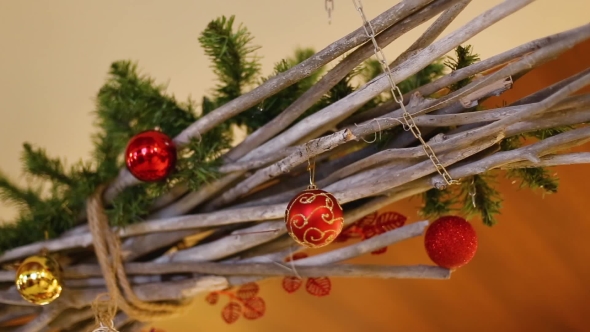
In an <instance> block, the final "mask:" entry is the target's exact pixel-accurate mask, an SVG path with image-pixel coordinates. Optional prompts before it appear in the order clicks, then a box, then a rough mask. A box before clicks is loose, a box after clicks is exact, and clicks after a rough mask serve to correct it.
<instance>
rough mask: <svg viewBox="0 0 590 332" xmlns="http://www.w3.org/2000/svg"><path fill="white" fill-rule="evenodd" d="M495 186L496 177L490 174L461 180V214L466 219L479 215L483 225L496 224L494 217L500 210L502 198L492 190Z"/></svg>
mask: <svg viewBox="0 0 590 332" xmlns="http://www.w3.org/2000/svg"><path fill="white" fill-rule="evenodd" d="M495 184H496V177H495V176H494V175H492V174H490V173H486V174H479V175H475V176H473V177H472V178H471V179H470V180H468V179H464V180H463V182H462V183H461V197H462V201H463V207H462V212H463V213H464V214H465V215H466V216H467V217H468V218H470V217H473V216H474V215H477V214H479V215H480V216H481V219H482V221H483V223H484V224H485V225H487V226H493V225H495V224H496V222H497V220H496V215H498V214H500V209H501V208H502V197H501V195H500V193H499V192H498V191H497V190H496V189H494V185H495ZM474 203H475V204H474Z"/></svg>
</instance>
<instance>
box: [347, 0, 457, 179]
mask: <svg viewBox="0 0 590 332" xmlns="http://www.w3.org/2000/svg"><path fill="white" fill-rule="evenodd" d="M352 3H353V4H354V6H355V8H356V10H357V11H358V12H359V15H360V16H361V19H362V20H363V28H364V29H365V33H366V34H367V36H368V37H369V38H371V42H373V47H374V49H375V57H376V58H377V60H378V61H379V64H380V65H381V69H382V70H383V73H384V74H385V75H386V76H387V78H388V80H389V83H390V86H391V88H390V91H391V95H392V96H393V99H394V100H395V102H396V103H398V104H399V106H400V108H401V109H402V111H403V121H404V129H405V130H406V131H411V132H412V134H413V135H414V137H415V138H416V139H418V140H419V141H420V143H421V145H422V149H424V153H425V154H426V156H428V158H429V159H430V161H432V164H433V165H434V167H435V168H436V171H437V172H438V174H440V175H441V176H442V178H443V179H444V180H445V182H446V185H455V184H459V183H460V182H459V181H458V180H455V179H453V178H452V177H451V175H450V174H449V172H448V171H447V169H446V168H445V167H444V166H443V165H442V163H441V162H440V160H439V159H438V157H437V156H436V154H435V153H434V150H432V148H431V147H430V145H428V143H426V141H425V140H424V138H422V133H421V132H420V129H419V128H418V126H416V122H414V118H413V117H412V115H411V114H410V113H409V112H408V111H407V110H406V106H405V105H404V97H403V94H402V92H401V91H400V89H399V87H398V86H397V85H396V84H395V81H394V80H393V74H392V73H391V69H390V68H389V62H388V61H387V58H386V57H385V54H384V53H383V49H382V48H381V47H380V46H379V44H377V40H376V39H375V37H376V36H375V30H374V29H373V26H372V25H371V22H369V21H368V20H367V17H366V16H365V12H364V10H363V4H362V2H361V0H352ZM444 187H445V186H437V189H443V188H444Z"/></svg>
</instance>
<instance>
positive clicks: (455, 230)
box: [424, 216, 477, 269]
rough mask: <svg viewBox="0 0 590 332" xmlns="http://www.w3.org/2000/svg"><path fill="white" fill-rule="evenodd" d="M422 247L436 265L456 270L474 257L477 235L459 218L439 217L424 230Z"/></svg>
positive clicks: (468, 224) (467, 223) (471, 227)
mask: <svg viewBox="0 0 590 332" xmlns="http://www.w3.org/2000/svg"><path fill="white" fill-rule="evenodd" d="M424 245H425V247H426V252H427V253H428V256H429V257H430V259H431V260H432V261H433V262H434V263H435V264H436V265H438V266H440V267H444V268H447V269H456V268H459V267H461V266H463V265H465V264H467V263H469V261H471V259H472V258H473V256H475V252H476V251H477V234H476V233H475V229H473V226H471V224H470V223H469V222H467V221H466V220H465V219H463V218H461V217H455V216H445V217H440V218H439V219H437V220H435V221H434V222H433V223H432V224H431V225H430V227H428V229H427V230H426V234H425V235H424Z"/></svg>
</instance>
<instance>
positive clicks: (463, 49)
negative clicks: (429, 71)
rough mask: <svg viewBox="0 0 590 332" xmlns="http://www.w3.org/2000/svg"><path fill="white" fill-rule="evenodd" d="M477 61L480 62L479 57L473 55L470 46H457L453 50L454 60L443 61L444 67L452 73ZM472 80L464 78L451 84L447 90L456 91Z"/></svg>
mask: <svg viewBox="0 0 590 332" xmlns="http://www.w3.org/2000/svg"><path fill="white" fill-rule="evenodd" d="M478 61H480V58H479V55H478V54H475V53H473V47H472V46H471V45H467V46H461V45H459V46H457V48H456V49H455V58H452V57H447V61H445V63H444V65H445V66H447V67H448V68H450V69H451V70H452V71H456V70H459V69H461V68H465V67H469V66H470V65H472V64H474V63H476V62H478ZM472 79H473V76H470V77H466V78H464V79H462V80H460V81H459V82H457V83H454V84H452V85H451V86H450V87H449V89H450V90H451V91H457V90H459V89H461V88H462V87H464V86H466V85H468V84H469V83H471V80H472Z"/></svg>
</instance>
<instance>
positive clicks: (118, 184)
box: [104, 0, 432, 202]
mask: <svg viewBox="0 0 590 332" xmlns="http://www.w3.org/2000/svg"><path fill="white" fill-rule="evenodd" d="M430 2H432V0H403V1H402V2H400V3H399V4H397V5H395V6H393V7H392V8H390V9H389V10H387V11H385V12H383V13H382V14H381V15H379V16H378V17H376V18H375V19H373V20H372V21H371V24H373V27H374V29H375V30H376V32H377V33H378V32H381V31H383V30H384V29H386V28H387V27H389V26H391V25H392V24H394V23H395V22H397V21H398V20H399V19H400V18H404V17H406V16H408V15H410V14H411V13H413V12H415V11H417V10H419V9H420V8H422V7H424V6H425V5H427V4H428V3H430ZM367 39H368V38H367V36H366V34H365V31H364V29H363V28H359V29H356V30H355V31H354V32H352V33H350V34H348V35H347V36H345V37H343V38H341V39H340V40H338V41H336V42H334V43H332V44H331V45H329V46H328V47H326V48H324V49H323V50H321V51H319V52H318V53H316V54H315V55H313V56H311V57H310V58H308V59H306V60H305V61H303V62H301V63H300V64H298V65H296V66H294V67H292V68H290V69H289V70H287V71H285V72H283V73H280V74H278V75H276V76H274V77H272V78H270V79H268V80H267V81H266V82H264V84H262V85H260V86H259V87H257V88H255V89H254V90H252V91H250V92H248V93H247V94H244V95H242V96H240V97H238V98H236V99H234V100H232V101H230V102H228V103H226V104H224V105H222V106H221V107H219V108H218V109H216V110H214V111H212V112H210V113H208V114H207V115H205V116H203V117H201V118H200V119H199V120H198V121H196V122H195V123H193V124H192V125H190V126H189V127H188V128H186V129H185V130H184V131H182V132H181V133H180V134H179V135H178V136H176V137H175V138H174V142H175V144H176V146H177V147H178V148H182V147H184V146H185V145H186V144H188V143H189V142H190V140H191V139H192V138H195V137H201V136H202V135H203V134H205V133H206V132H208V131H209V130H211V129H213V128H214V127H215V126H217V125H219V124H220V123H222V122H224V121H226V120H228V119H229V118H231V117H233V116H235V115H237V114H240V113H241V112H243V111H245V110H247V109H249V108H251V107H253V106H255V105H256V104H258V103H260V102H261V101H262V100H264V99H265V98H267V97H269V96H272V95H274V94H276V93H277V92H279V91H281V90H283V89H285V88H286V87H288V86H290V85H292V84H295V83H296V82H298V81H300V80H302V79H303V78H305V77H308V76H310V75H311V74H312V73H313V72H315V71H316V70H318V69H319V68H321V67H323V66H325V65H326V64H328V63H329V62H330V61H332V60H334V59H336V58H337V57H339V56H341V55H342V54H344V53H345V52H347V51H348V50H350V49H352V48H354V47H356V46H358V45H360V44H362V43H364V42H365V41H367ZM138 183H139V181H138V180H136V179H135V178H133V177H132V176H131V174H130V173H129V172H128V171H127V170H126V169H122V170H121V172H120V173H119V176H118V177H117V179H116V180H115V181H114V182H113V183H112V184H111V185H110V186H109V188H108V189H107V190H106V192H105V195H104V197H105V202H110V201H111V200H112V199H113V198H114V197H115V196H116V195H117V194H118V193H119V192H121V191H122V190H123V189H124V188H126V187H128V186H132V185H135V184H138Z"/></svg>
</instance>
